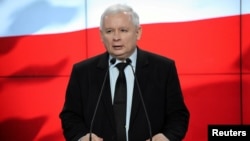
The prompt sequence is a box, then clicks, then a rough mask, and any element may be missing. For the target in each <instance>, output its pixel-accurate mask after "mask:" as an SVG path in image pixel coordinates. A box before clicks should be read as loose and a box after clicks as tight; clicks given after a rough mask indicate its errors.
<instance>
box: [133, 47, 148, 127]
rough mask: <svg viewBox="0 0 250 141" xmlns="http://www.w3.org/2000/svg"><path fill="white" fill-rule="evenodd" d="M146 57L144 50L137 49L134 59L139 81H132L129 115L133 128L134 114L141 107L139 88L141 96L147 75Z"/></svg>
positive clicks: (136, 113)
mask: <svg viewBox="0 0 250 141" xmlns="http://www.w3.org/2000/svg"><path fill="white" fill-rule="evenodd" d="M148 63H149V62H148V58H147V55H146V54H145V52H144V51H142V50H140V49H138V54H137V61H136V77H137V80H138V82H139V87H138V84H137V83H136V81H135V83H134V93H133V101H132V111H131V117H130V128H133V125H134V121H135V118H136V116H137V115H138V111H139V108H142V103H141V98H140V93H139V88H140V89H141V94H142V96H143V94H144V93H145V92H144V89H143V88H145V87H146V84H147V77H145V76H149V69H148Z"/></svg>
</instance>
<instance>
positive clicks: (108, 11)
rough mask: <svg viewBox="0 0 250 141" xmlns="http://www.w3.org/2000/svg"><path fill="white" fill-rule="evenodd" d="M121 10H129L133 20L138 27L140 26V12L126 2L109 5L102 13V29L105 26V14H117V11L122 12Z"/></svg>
mask: <svg viewBox="0 0 250 141" xmlns="http://www.w3.org/2000/svg"><path fill="white" fill-rule="evenodd" d="M120 12H127V13H128V14H130V15H131V18H132V22H133V24H134V25H135V26H136V27H139V26H140V22H139V16H138V14H137V13H136V12H135V11H134V10H133V9H132V8H131V7H130V6H128V5H125V4H115V5H111V6H109V7H108V8H107V9H106V10H105V11H104V12H103V14H102V16H101V21H100V30H102V28H103V21H104V18H105V16H107V15H109V14H116V13H120Z"/></svg>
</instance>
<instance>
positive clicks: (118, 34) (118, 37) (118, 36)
mask: <svg viewBox="0 0 250 141" xmlns="http://www.w3.org/2000/svg"><path fill="white" fill-rule="evenodd" d="M120 39H121V36H120V33H119V32H118V31H116V32H114V36H113V40H114V41H118V40H120Z"/></svg>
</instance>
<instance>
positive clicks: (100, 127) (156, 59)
mask: <svg viewBox="0 0 250 141" xmlns="http://www.w3.org/2000/svg"><path fill="white" fill-rule="evenodd" d="M137 49H138V53H137V64H136V76H137V78H138V82H139V85H140V86H139V87H140V88H141V94H142V96H143V100H144V102H145V106H146V108H147V113H148V116H149V119H150V123H151V129H152V134H153V135H155V134H157V133H163V134H164V135H165V136H166V137H168V138H169V139H170V141H180V140H182V139H183V138H184V136H185V134H186V132H187V129H188V123H189V111H188V109H187V107H186V105H185V103H184V99H183V96H182V91H181V87H180V83H179V78H178V75H177V70H176V66H175V63H174V61H173V60H171V59H169V58H166V57H162V56H159V55H156V54H153V53H149V52H146V51H143V50H140V49H139V48H137ZM107 70H108V53H107V52H106V53H103V54H101V55H98V56H95V57H93V58H90V59H87V60H84V61H82V62H79V63H76V64H75V65H74V67H73V70H72V73H71V76H70V80H69V83H68V87H67V91H66V99H65V103H64V107H63V110H62V111H61V113H60V118H61V121H62V128H63V131H64V136H65V138H66V140H67V141H76V140H78V139H79V138H80V137H82V136H83V135H85V134H86V133H88V132H89V129H90V124H91V120H92V116H93V113H94V109H95V107H96V103H97V99H98V96H99V94H100V89H101V85H102V83H103V81H104V76H105V73H106V72H107ZM134 84H135V85H134V93H133V100H132V110H131V119H130V129H129V141H145V140H146V139H149V137H150V136H149V127H148V124H147V120H146V116H145V112H144V109H143V106H142V103H141V99H140V97H139V93H138V92H139V91H138V87H137V83H134ZM114 121H115V120H114V116H113V108H112V100H111V90H110V81H109V75H108V77H107V79H106V82H105V86H104V90H103V93H102V97H101V101H100V104H99V107H98V110H97V113H96V117H95V119H94V124H93V133H95V134H97V135H98V136H99V137H102V138H103V139H104V141H116V136H115V122H114Z"/></svg>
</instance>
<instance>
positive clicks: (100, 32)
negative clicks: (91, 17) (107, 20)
mask: <svg viewBox="0 0 250 141" xmlns="http://www.w3.org/2000/svg"><path fill="white" fill-rule="evenodd" d="M99 35H100V39H101V41H102V42H103V35H102V30H99Z"/></svg>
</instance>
